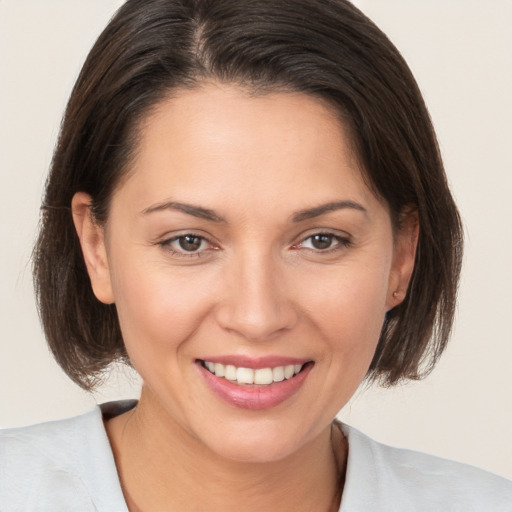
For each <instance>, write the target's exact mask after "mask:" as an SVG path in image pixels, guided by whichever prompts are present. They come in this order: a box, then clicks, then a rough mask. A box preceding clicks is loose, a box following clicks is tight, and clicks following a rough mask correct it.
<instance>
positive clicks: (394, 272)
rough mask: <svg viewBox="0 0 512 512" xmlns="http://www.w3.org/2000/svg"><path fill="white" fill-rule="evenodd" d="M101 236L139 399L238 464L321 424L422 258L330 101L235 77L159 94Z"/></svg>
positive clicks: (103, 270)
mask: <svg viewBox="0 0 512 512" xmlns="http://www.w3.org/2000/svg"><path fill="white" fill-rule="evenodd" d="M75 201H78V199H77V198H75ZM91 229H92V230H94V229H96V230H97V231H96V235H97V236H94V237H89V238H90V239H91V240H93V242H91V243H90V244H89V247H88V246H87V242H84V239H85V238H86V237H84V236H82V237H81V238H82V244H83V245H84V252H85V256H86V260H87V264H88V268H89V272H90V274H91V279H92V283H93V288H94V290H95V293H96V295H97V296H98V298H99V299H100V300H102V301H104V302H115V304H116V308H117V311H118V314H119V320H120V324H121V329H122V333H123V336H124V341H125V344H126V348H127V351H128V354H129V356H130V358H131V361H132V363H133V365H134V367H135V368H136V369H137V370H138V372H139V373H140V375H141V376H142V378H143V381H144V385H145V388H144V392H143V396H146V397H150V398H151V399H152V400H148V403H149V402H151V403H153V404H154V409H155V410H156V409H158V410H159V411H160V413H158V414H160V416H161V418H163V417H164V416H165V420H164V421H166V422H168V423H169V425H171V424H172V426H173V428H178V429H180V431H181V432H182V433H183V434H184V435H186V436H190V438H191V439H194V440H195V441H199V442H200V443H201V444H202V445H204V446H205V447H206V448H208V449H210V450H213V451H214V452H216V453H217V454H220V455H223V456H225V457H228V458H232V459H237V460H254V461H265V460H278V459H282V458H284V457H286V456H287V455H289V454H291V453H293V452H294V451H295V450H297V449H299V448H300V447H301V446H304V445H305V444H306V443H308V442H311V441H312V440H314V439H315V438H317V437H318V436H320V434H321V433H323V432H324V433H325V431H326V429H328V428H329V425H330V422H331V420H332V419H333V417H334V416H335V414H336V413H337V412H338V410H339V409H340V408H342V407H343V405H345V403H346V402H347V401H348V399H349V398H350V396H351V395H352V394H353V393H354V391H355V390H356V388H357V387H358V385H359V384H360V382H361V381H362V379H363V378H364V376H365V374H366V372H367V370H368V367H369V364H370V362H371V360H372V356H373V354H374V352H375V348H376V344H377V341H378V339H379V333H380V330H381V327H382V323H383V320H384V316H385V313H386V311H387V310H389V309H390V308H392V307H393V306H395V305H396V304H397V299H396V298H395V297H394V296H393V292H394V291H397V290H398V291H399V292H400V291H404V290H405V288H406V286H407V281H408V279H409V275H410V271H411V270H412V261H413V258H414V247H413V245H414V244H413V243H412V242H411V239H410V238H409V239H408V240H402V239H405V238H407V237H406V235H402V234H401V233H402V232H399V233H396V234H395V236H394V233H393V230H392V225H391V221H390V216H389V213H388V210H387V208H386V206H385V205H384V204H383V203H382V202H380V201H379V200H378V199H377V198H376V197H375V196H374V195H373V194H372V193H371V192H370V191H369V189H368V188H367V186H366V185H365V183H364V181H363V179H362V177H361V171H360V169H359V167H358V163H357V161H356V159H355V158H354V155H353V154H352V152H351V147H350V141H349V140H348V135H347V132H346V130H345V129H344V126H343V125H342V124H341V122H340V121H339V120H338V118H337V117H336V116H335V115H334V113H333V112H332V111H331V110H330V109H328V108H327V107H326V106H324V105H323V104H322V103H321V102H319V101H318V100H316V99H314V98H312V97H309V96H307V95H302V94H299V93H297V94H291V93H275V94H268V95H263V96H256V97H254V96H249V95H248V94H247V93H246V92H244V91H242V90H241V89H239V88H235V87H234V86H233V87H230V86H220V85H219V86H216V85H207V86H204V87H203V88H200V89H196V90H192V91H185V92H181V93H180V94H178V95H176V96H175V97H173V98H172V99H169V100H166V101H165V102H163V103H162V104H161V105H160V106H159V108H158V109H157V111H156V112H155V113H154V114H152V115H151V116H150V117H149V118H148V119H147V120H146V122H145V124H144V125H143V131H142V136H141V143H140V147H139V150H138V153H137V155H136V157H135V159H134V161H133V165H132V168H131V169H130V172H129V174H128V176H127V178H126V179H125V180H124V181H123V182H122V184H121V185H120V187H119V188H118V190H117V191H116V192H115V194H114V196H113V199H112V205H111V211H110V216H109V219H108V221H107V224H106V226H105V229H104V231H103V230H101V229H100V228H97V227H94V226H92V227H91ZM79 232H80V229H79ZM409 235H410V233H409ZM407 236H408V235H407ZM402 296H403V294H402ZM254 379H256V383H253V384H251V383H250V382H251V381H254ZM156 404H157V405H156Z"/></svg>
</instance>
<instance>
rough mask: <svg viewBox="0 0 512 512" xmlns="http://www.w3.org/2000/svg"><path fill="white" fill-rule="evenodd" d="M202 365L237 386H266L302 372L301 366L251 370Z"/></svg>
mask: <svg viewBox="0 0 512 512" xmlns="http://www.w3.org/2000/svg"><path fill="white" fill-rule="evenodd" d="M204 365H205V367H206V368H208V370H210V372H211V373H213V374H215V375H216V376H217V377H224V378H225V379H227V380H230V381H233V382H235V381H236V382H237V383H238V384H242V385H244V384H245V385H247V384H256V385H259V386H267V385H269V384H272V383H273V382H281V381H283V380H285V379H291V378H292V377H293V376H294V375H297V373H299V372H300V371H301V370H302V367H303V365H302V364H295V365H293V364H288V365H286V366H276V367H275V368H258V369H257V370H253V369H252V368H244V367H236V366H233V365H232V364H227V365H223V364H222V363H212V362H211V361H205V362H204Z"/></svg>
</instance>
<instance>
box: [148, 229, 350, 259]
mask: <svg viewBox="0 0 512 512" xmlns="http://www.w3.org/2000/svg"><path fill="white" fill-rule="evenodd" d="M320 236H325V237H330V238H331V243H332V242H336V243H335V245H334V246H331V247H328V248H326V249H317V248H309V247H301V246H302V245H303V244H304V243H305V242H306V241H307V240H311V239H313V238H314V237H320ZM187 237H193V238H198V239H199V240H200V243H201V245H202V244H203V243H204V242H206V243H207V244H209V245H210V247H209V248H207V249H203V250H201V251H190V252H187V251H185V250H176V249H174V248H173V247H172V245H171V244H172V243H173V242H177V241H179V240H182V239H185V238H187ZM156 245H159V246H161V247H163V248H164V249H165V250H166V251H168V252H170V253H171V254H172V255H173V256H177V257H180V258H200V257H202V256H204V253H205V252H207V251H209V250H218V249H219V248H218V247H216V246H215V245H213V244H212V242H210V240H208V239H207V238H206V237H204V236H202V235H198V234H196V233H193V232H191V233H184V234H183V235H177V236H174V237H172V238H168V239H166V240H162V241H159V242H157V243H156ZM351 245H352V240H351V239H350V238H349V237H343V236H339V235H335V234H334V233H330V232H317V233H312V234H311V235H308V236H307V237H305V238H303V239H302V240H301V241H300V242H299V243H297V244H294V245H292V249H294V250H300V249H303V250H306V251H308V252H313V253H316V254H329V253H332V252H336V251H339V250H342V249H344V248H348V247H350V246H351ZM212 246H213V247H212Z"/></svg>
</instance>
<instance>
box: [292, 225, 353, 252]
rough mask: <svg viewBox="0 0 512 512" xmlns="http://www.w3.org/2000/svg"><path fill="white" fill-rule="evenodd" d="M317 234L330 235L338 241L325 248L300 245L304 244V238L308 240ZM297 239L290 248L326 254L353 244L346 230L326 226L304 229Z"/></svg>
mask: <svg viewBox="0 0 512 512" xmlns="http://www.w3.org/2000/svg"><path fill="white" fill-rule="evenodd" d="M318 235H325V236H331V237H333V239H334V240H336V241H337V242H338V243H337V244H336V245H335V246H334V247H329V248H327V249H315V248H311V247H301V245H302V244H304V242H305V241H306V240H308V239H310V238H312V237H314V236H318ZM297 239H298V241H297V242H295V243H293V244H292V246H291V248H292V249H295V250H299V249H303V250H306V251H311V252H314V253H318V254H327V253H329V252H334V251H336V250H340V249H343V248H347V247H350V246H351V245H353V237H352V235H350V234H349V233H347V232H346V231H339V230H336V229H328V228H325V229H322V228H317V229H314V230H308V231H305V232H303V233H301V234H300V235H299V236H298V237H297Z"/></svg>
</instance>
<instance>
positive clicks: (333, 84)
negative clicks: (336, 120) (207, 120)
mask: <svg viewBox="0 0 512 512" xmlns="http://www.w3.org/2000/svg"><path fill="white" fill-rule="evenodd" d="M205 80H217V81H221V82H226V83H236V84H240V85H242V86H244V87H248V88H249V89H250V90H252V91H254V92H262V93H265V92H267V91H271V90H289V91H299V92H303V93H306V94H311V95H315V96H317V97H320V98H323V99H324V100H327V101H328V102H329V103H330V104H331V105H334V106H335V107H336V109H337V111H338V112H339V114H340V115H341V116H342V118H343V120H344V122H345V123H346V124H347V126H348V127H349V128H350V130H351V132H352V135H353V139H354V140H353V142H354V145H355V147H356V152H357V154H358V157H359V159H360V162H361V164H362V167H363V168H364V172H365V179H366V180H367V182H368V184H369V186H370V187H371V188H372V190H374V192H375V193H376V195H378V196H379V197H381V198H383V199H384V200H385V201H386V202H387V204H388V206H389V209H390V212H391V215H392V218H393V219H394V220H395V222H398V219H399V217H400V213H401V212H403V211H404V209H405V208H410V207H411V206H412V207H413V208H415V209H416V210H417V212H418V217H419V225H420V232H419V241H418V249H417V255H416V263H415V269H414V273H413V276H412V281H411V283H410V286H409V290H408V293H407V296H406V298H405V300H404V302H403V303H402V304H401V305H400V306H398V307H396V308H395V309H393V310H392V311H391V312H389V313H388V315H387V317H386V320H385V322H384V326H383V330H382V335H381V338H380V341H379V344H378V348H377V351H376V354H375V357H374V359H373V362H372V364H371V367H370V371H369V374H368V379H370V380H374V379H379V380H380V381H381V382H383V383H385V384H393V383H396V382H397V381H399V380H400V379H404V378H411V379H416V378H420V377H421V376H423V375H424V374H426V373H428V371H430V370H431V369H432V368H433V366H434V364H435V362H436V361H437V359H438V357H439V355H440V354H441V352H442V351H443V349H444V348H445V345H446V343H447V340H448V335H449V333H450V329H451V325H452V321H453V315H454V309H455V298H456V291H457V284H458V278H459V273H460V263H461V253H462V230H461V226H460V219H459V216H458V213H457V209H456V207H455V205H454V202H453V199H452V197H451V195H450V192H449V189H448V186H447V182H446V177H445V173H444V169H443V164H442V161H441V157H440V153H439V149H438V145H437V142H436V137H435V134H434V130H433V128H432V124H431V121H430V118H429V115H428V112H427V109H426V107H425V105H424V102H423V99H422V97H421V94H420V91H419V89H418V86H417V84H416V82H415V80H414V78H413V76H412V74H411V72H410V70H409V68H408V67H407V65H406V63H405V62H404V60H403V58H402V57H401V55H400V54H399V52H398V50H397V49H396V48H395V47H394V46H393V44H392V43H391V42H390V41H389V40H388V39H387V37H386V36H385V35H384V34H383V33H382V32H381V31H380V30H379V29H378V28H377V27H376V26H375V25H374V24H373V22H371V21H370V20H369V19H368V18H367V17H365V16H364V15H363V14H362V13H361V12H360V11H359V10H358V9H356V8H355V7H354V6H353V5H352V4H350V3H349V2H348V1H345V0H280V1H279V2H276V1H275V0H251V1H250V2H240V1H239V0H128V1H127V2H126V3H125V4H124V5H123V6H122V7H121V8H120V9H119V11H118V12H117V14H116V15H115V16H114V18H113V19H112V20H111V21H110V23H109V24H108V26H107V27H106V29H105V30H104V31H103V33H102V34H101V35H100V37H99V38H98V40H97V42H96V44H95V45H94V47H93V49H92V50H91V52H90V54H89V56H88V58H87V60H86V62H85V64H84V66H83V69H82V72H81V74H80V76H79V78H78V80H77V83H76V85H75V87H74V89H73V92H72V94H71V98H70V100H69V103H68V106H67V110H66V113H65V116H64V120H63V124H62V128H61V133H60V137H59V141H58V144H57V147H56V150H55V154H54V158H53V162H52V166H51V170H50V174H49V177H48V181H47V184H46V194H45V198H44V205H43V210H42V220H41V230H40V234H39V239H38V241H37V245H36V247H35V251H34V280H35V287H36V293H37V297H38V304H39V310H40V315H41V319H42V323H43V326H44V330H45V334H46V337H47V340H48V343H49V346H50V348H51V350H52V352H53V354H54V355H55V357H56V359H57V361H58V362H59V364H60V365H61V366H62V367H63V369H64V370H65V371H66V373H67V374H68V375H69V376H70V377H71V378H72V379H73V380H74V381H75V382H77V383H78V384H79V385H80V386H82V387H84V388H86V389H91V388H92V387H94V385H95V384H96V383H97V381H98V379H99V377H101V372H102V370H104V369H105V368H106V367H107V366H108V364H109V363H111V362H112V361H114V360H116V359H117V360H119V359H120V360H125V361H127V355H126V352H125V348H124V345H123V339H122V335H121V331H120V328H119V323H118V319H117V314H116V309H115V306H114V305H105V304H102V303H101V302H99V301H98V300H97V299H96V298H95V296H94V294H93V292H92V289H91V286H90V282H89V278H88V274H87V271H86V268H85V265H84V261H83V257H82V253H81V249H80V245H79V241H78V237H77V235H76V233H75V229H74V226H73V222H72V217H71V213H70V204H71V199H72V197H73V195H74V194H75V193H76V192H78V191H84V192H87V193H88V194H90V195H91V196H92V198H93V203H92V211H93V213H94V215H95V218H96V220H97V221H98V222H100V223H101V222H104V221H105V220H106V218H107V216H108V209H109V200H110V198H111V196H112V193H113V191H114V190H115V187H116V186H117V185H118V183H119V181H120V178H121V177H122V176H123V173H124V172H125V171H126V166H127V163H128V162H129V161H130V157H131V155H132V152H133V151H134V150H135V149H136V146H137V139H138V130H137V128H138V126H139V125H140V123H141V121H142V120H143V119H144V118H145V117H146V116H147V115H148V114H149V112H150V111H151V109H152V108H153V107H154V106H155V105H157V104H158V103H159V102H160V101H162V100H163V99H164V98H165V97H166V96H168V95H169V94H170V93H172V91H175V90H177V89H180V88H192V87H194V86H197V85H199V84H200V83H201V82H204V81H205Z"/></svg>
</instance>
